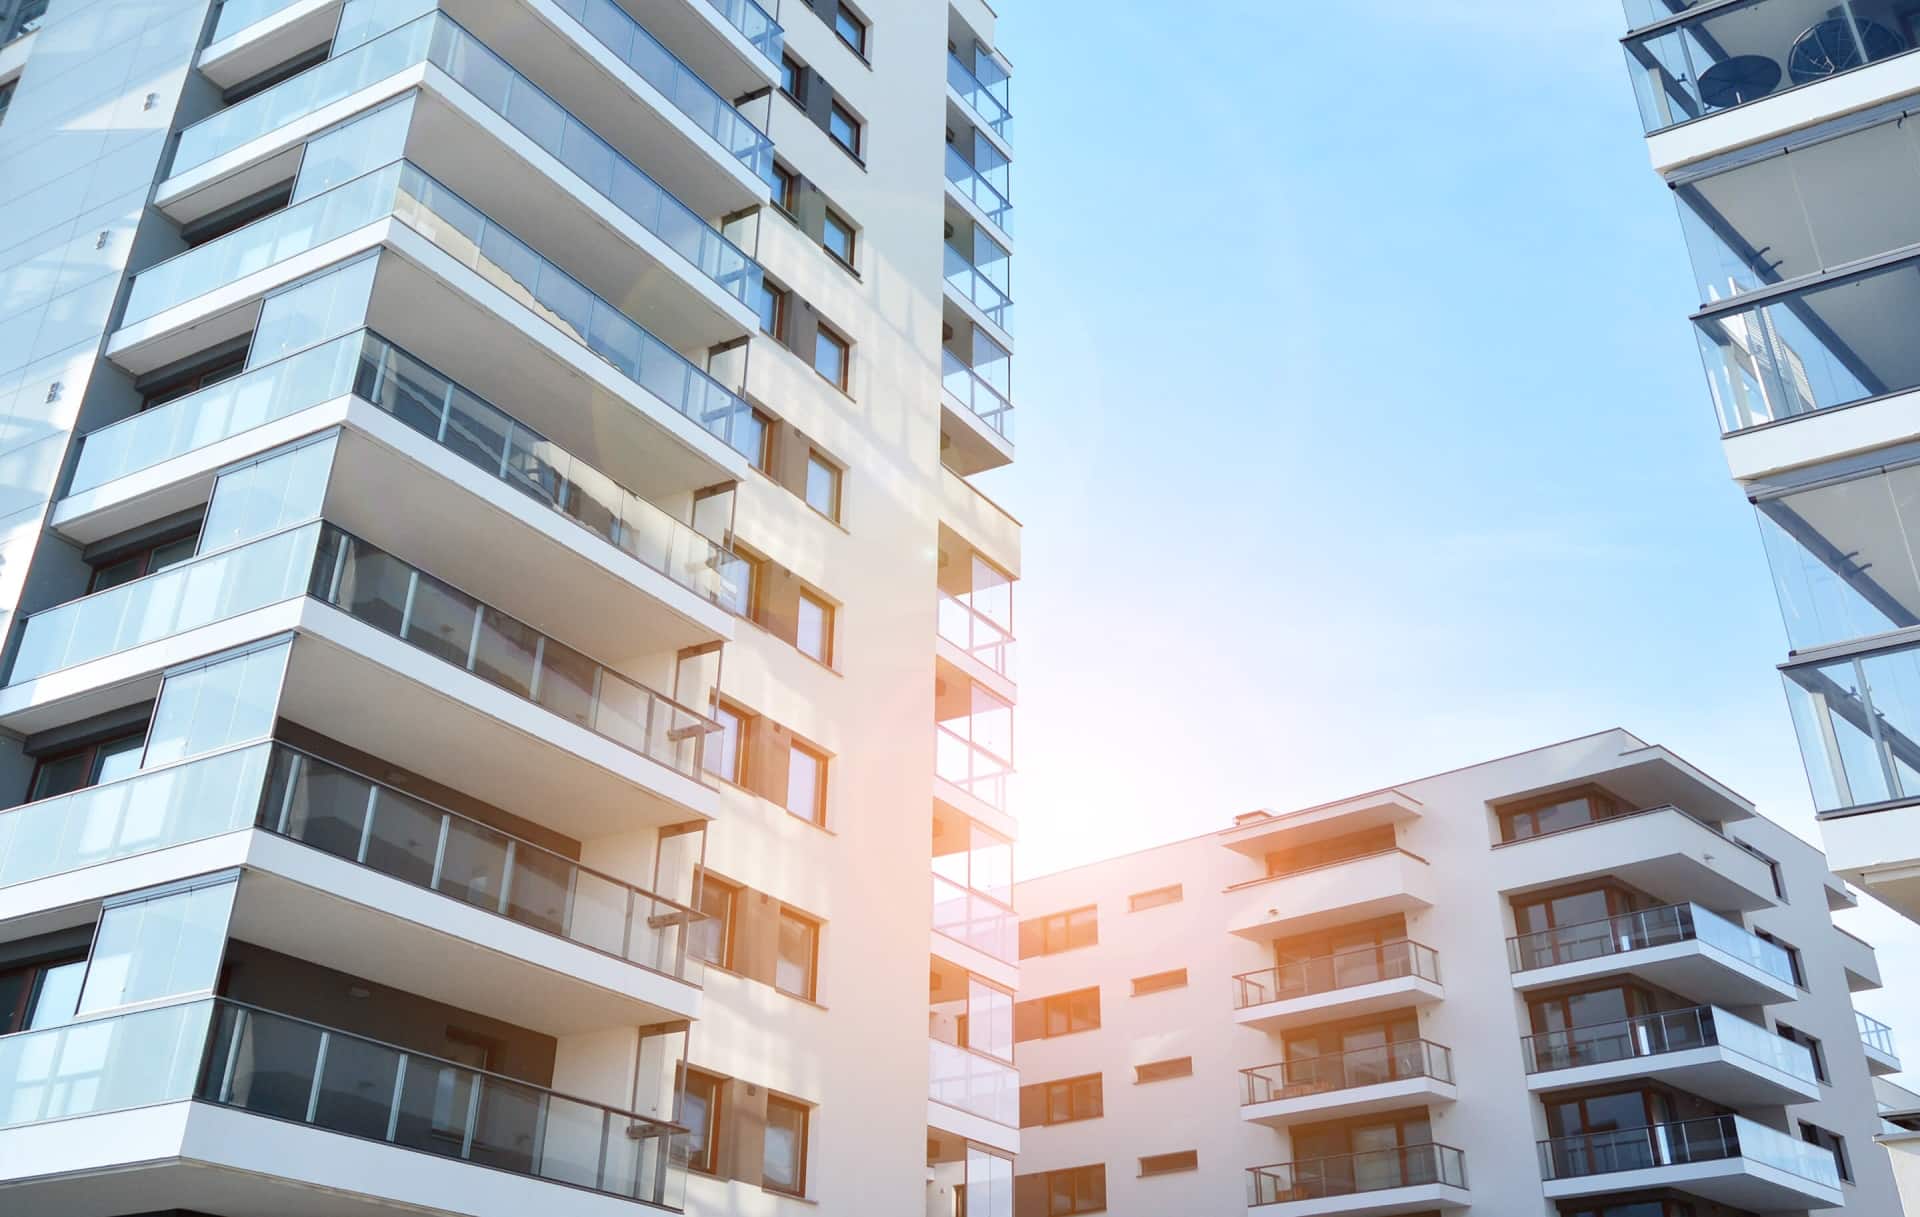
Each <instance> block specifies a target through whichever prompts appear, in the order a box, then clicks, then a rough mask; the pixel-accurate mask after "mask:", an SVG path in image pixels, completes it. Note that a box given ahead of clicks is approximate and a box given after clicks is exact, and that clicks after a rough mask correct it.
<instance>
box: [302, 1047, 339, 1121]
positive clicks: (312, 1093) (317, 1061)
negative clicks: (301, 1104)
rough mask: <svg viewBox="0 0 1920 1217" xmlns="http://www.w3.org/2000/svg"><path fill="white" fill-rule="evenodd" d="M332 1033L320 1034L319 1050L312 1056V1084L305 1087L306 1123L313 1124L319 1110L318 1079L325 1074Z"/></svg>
mask: <svg viewBox="0 0 1920 1217" xmlns="http://www.w3.org/2000/svg"><path fill="white" fill-rule="evenodd" d="M332 1039H333V1033H332V1032H331V1031H322V1032H321V1033H320V1050H319V1051H318V1052H316V1053H315V1054H314V1060H313V1084H312V1085H310V1086H309V1087H307V1123H309V1124H311V1123H313V1117H314V1116H315V1114H316V1113H318V1112H319V1110H320V1079H322V1078H324V1077H325V1076H326V1074H327V1045H328V1044H329V1043H330V1042H332Z"/></svg>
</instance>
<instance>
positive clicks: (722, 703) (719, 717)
mask: <svg viewBox="0 0 1920 1217" xmlns="http://www.w3.org/2000/svg"><path fill="white" fill-rule="evenodd" d="M753 570H754V567H753V564H752V563H748V565H747V571H748V575H747V578H748V581H749V586H748V595H752V586H751V581H752V578H753V575H752V572H753ZM756 717H757V716H756V715H755V714H754V713H753V712H752V711H750V710H747V709H744V708H742V707H740V706H738V705H736V704H734V703H733V702H731V701H728V700H727V699H726V698H724V697H723V698H720V699H719V700H718V701H716V702H715V703H714V706H713V721H714V722H716V723H720V724H721V730H720V731H719V732H717V733H716V735H715V736H712V737H709V738H708V740H707V743H706V746H705V747H704V748H703V749H702V751H701V753H700V761H701V771H702V772H704V773H707V774H710V775H712V776H713V777H717V778H719V779H720V780H721V781H723V782H725V783H727V784H728V785H730V786H744V785H746V778H747V756H748V748H749V747H750V745H749V744H748V742H747V734H748V732H750V731H751V730H752V729H753V720H754V719H755V718H756ZM724 719H732V720H733V723H734V728H733V765H732V772H730V773H729V772H722V771H721V770H719V769H716V768H714V767H713V765H712V764H710V763H709V762H710V761H712V760H713V759H714V758H716V757H718V756H719V755H720V750H719V749H718V748H716V747H715V746H714V742H715V740H716V739H718V738H723V737H724V736H725V735H726V724H725V721H724Z"/></svg>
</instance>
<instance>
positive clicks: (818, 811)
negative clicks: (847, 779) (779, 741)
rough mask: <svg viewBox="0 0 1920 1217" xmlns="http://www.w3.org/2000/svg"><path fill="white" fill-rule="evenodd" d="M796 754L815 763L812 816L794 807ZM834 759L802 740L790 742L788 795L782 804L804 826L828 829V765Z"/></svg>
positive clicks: (788, 752) (788, 749)
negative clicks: (794, 758)
mask: <svg viewBox="0 0 1920 1217" xmlns="http://www.w3.org/2000/svg"><path fill="white" fill-rule="evenodd" d="M796 753H798V754H800V755H803V756H805V757H807V758H808V759H810V760H811V761H813V763H814V783H813V814H812V815H811V816H808V815H804V814H802V813H801V812H799V811H796V810H795V809H794V807H793V757H794V755H795V754H796ZM832 759H833V758H831V757H829V756H828V755H827V754H826V753H825V752H824V751H822V750H821V749H819V748H816V747H814V746H813V745H812V744H809V743H806V742H804V741H802V740H800V739H793V740H790V741H789V742H788V744H787V795H786V798H784V799H782V800H781V804H780V805H781V806H782V807H784V808H786V811H787V814H788V815H790V816H792V817H793V818H794V819H796V820H799V821H801V822H802V823H804V824H811V825H813V826H814V827H815V828H825V827H826V825H827V765H828V762H829V761H831V760H832Z"/></svg>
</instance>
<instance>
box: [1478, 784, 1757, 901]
mask: <svg viewBox="0 0 1920 1217" xmlns="http://www.w3.org/2000/svg"><path fill="white" fill-rule="evenodd" d="M1494 850H1495V857H1496V858H1497V859H1499V862H1500V865H1501V866H1502V867H1504V868H1505V869H1504V870H1503V871H1502V876H1501V880H1500V882H1501V884H1502V889H1501V890H1503V891H1506V892H1510V893H1518V892H1525V891H1534V890H1540V889H1545V888H1551V887H1560V886H1563V885H1566V884H1570V883H1574V882H1578V881H1580V880H1584V879H1592V878H1600V877H1604V876H1609V875H1610V876H1613V877H1614V878H1616V879H1619V880H1620V881H1621V882H1623V883H1628V884H1631V885H1633V886H1634V887H1636V888H1638V889H1639V890H1641V891H1643V892H1646V893H1648V894H1649V895H1652V896H1656V897H1658V898H1660V899H1663V900H1676V901H1677V900H1688V899H1697V900H1700V901H1702V902H1704V903H1707V904H1711V905H1713V906H1714V907H1715V908H1724V909H1739V910H1741V911H1751V910H1753V909H1763V908H1771V907H1773V906H1774V905H1775V904H1776V903H1777V902H1778V897H1777V894H1776V890H1775V888H1774V880H1773V865H1772V863H1771V861H1770V860H1769V859H1768V858H1767V857H1766V856H1765V855H1763V854H1761V853H1759V852H1758V851H1757V850H1754V849H1753V848H1751V847H1750V846H1747V845H1745V844H1744V843H1742V842H1740V841H1736V840H1734V839H1733V838H1731V837H1729V836H1727V835H1726V834H1725V833H1723V832H1721V830H1720V829H1719V828H1718V827H1717V826H1716V825H1713V824H1710V823H1708V822H1707V821H1705V820H1701V819H1697V818H1695V817H1694V816H1691V815H1689V814H1687V813H1686V812H1684V811H1681V810H1680V809H1679V808H1677V807H1654V808H1649V809H1647V810H1644V811H1634V812H1628V813H1626V814H1624V815H1616V816H1611V817H1608V818H1606V819H1601V820H1596V821H1594V822H1592V823H1588V824H1582V825H1580V826H1578V827H1574V828H1567V829H1562V830H1560V831H1558V832H1551V833H1544V834H1541V835H1539V836H1532V837H1523V838H1520V839H1519V840H1515V841H1506V842H1502V843H1500V844H1498V845H1496V846H1495V847H1494Z"/></svg>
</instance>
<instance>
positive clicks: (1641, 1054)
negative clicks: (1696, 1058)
mask: <svg viewBox="0 0 1920 1217" xmlns="http://www.w3.org/2000/svg"><path fill="white" fill-rule="evenodd" d="M1701 1048H1720V1049H1722V1050H1724V1051H1727V1052H1730V1053H1733V1054H1734V1055H1736V1056H1740V1057H1744V1058H1746V1059H1747V1060H1750V1061H1753V1062H1754V1063H1755V1064H1758V1065H1763V1066H1766V1067H1768V1068H1771V1069H1777V1070H1779V1071H1780V1072H1782V1073H1786V1074H1790V1075H1792V1076H1794V1077H1796V1078H1799V1079H1800V1080H1801V1081H1803V1082H1808V1083H1814V1082H1817V1081H1818V1080H1819V1078H1818V1075H1817V1074H1816V1072H1815V1070H1814V1064H1813V1053H1812V1052H1811V1051H1809V1050H1808V1049H1807V1048H1806V1047H1805V1046H1804V1045H1801V1044H1797V1043H1794V1042H1793V1041H1792V1040H1788V1039H1783V1038H1781V1037H1780V1036H1778V1035H1775V1034H1773V1033H1772V1032H1770V1031H1768V1030H1767V1029H1766V1028H1765V1027H1761V1026H1759V1025H1757V1024H1755V1023H1751V1022H1748V1021H1747V1020H1745V1019H1742V1018H1740V1017H1739V1016H1737V1015H1734V1014H1730V1013H1728V1012H1727V1011H1725V1010H1722V1009H1719V1008H1718V1007H1715V1006H1690V1007H1687V1008H1686V1009H1682V1010H1661V1011H1656V1012H1655V1013H1652V1014H1640V1015H1635V1016H1634V1017H1632V1018H1624V1019H1612V1020H1609V1021H1607V1022H1603V1023H1588V1024H1585V1025H1583V1026H1578V1027H1569V1028H1567V1029H1565V1030H1562V1031H1543V1032H1538V1033H1536V1034H1533V1035H1526V1036H1522V1037H1521V1038H1520V1049H1521V1057H1522V1059H1523V1061H1524V1064H1525V1067H1526V1071H1527V1072H1528V1073H1529V1074H1536V1073H1554V1072H1557V1071H1559V1070H1562V1069H1578V1068H1582V1067H1584V1066H1588V1065H1605V1064H1612V1063H1614V1062H1617V1061H1626V1060H1645V1059H1649V1058H1653V1057H1659V1056H1667V1055H1671V1054H1673V1053H1676V1052H1691V1051H1695V1050H1698V1049H1701Z"/></svg>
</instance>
